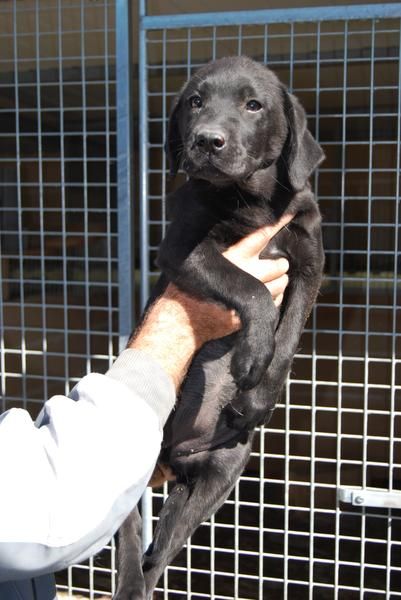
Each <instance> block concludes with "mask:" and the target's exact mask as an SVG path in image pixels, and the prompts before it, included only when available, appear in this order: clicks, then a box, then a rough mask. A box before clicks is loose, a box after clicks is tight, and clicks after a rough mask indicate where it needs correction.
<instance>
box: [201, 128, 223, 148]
mask: <svg viewBox="0 0 401 600" xmlns="http://www.w3.org/2000/svg"><path fill="white" fill-rule="evenodd" d="M195 143H196V145H197V146H198V148H200V149H201V150H202V151H203V152H219V151H220V150H222V149H223V148H224V146H225V145H226V140H225V139H224V135H223V134H222V133H221V131H200V132H199V133H198V134H197V135H196V138H195Z"/></svg>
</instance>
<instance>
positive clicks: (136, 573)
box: [113, 507, 146, 600]
mask: <svg viewBox="0 0 401 600" xmlns="http://www.w3.org/2000/svg"><path fill="white" fill-rule="evenodd" d="M141 534H142V519H141V515H140V514H139V510H138V509H137V508H136V507H135V508H134V510H133V511H132V512H131V514H130V515H129V516H128V517H127V518H126V519H125V521H124V523H123V524H122V525H121V527H120V529H119V530H118V533H117V538H116V542H117V570H118V585H117V592H116V594H115V596H114V597H113V600H146V588H145V579H144V577H143V571H142V535H141Z"/></svg>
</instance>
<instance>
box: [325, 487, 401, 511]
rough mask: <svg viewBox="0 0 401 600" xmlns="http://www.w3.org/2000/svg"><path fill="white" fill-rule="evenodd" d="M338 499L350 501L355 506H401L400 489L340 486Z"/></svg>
mask: <svg viewBox="0 0 401 600" xmlns="http://www.w3.org/2000/svg"><path fill="white" fill-rule="evenodd" d="M337 492H338V499H339V500H340V501H341V502H349V503H351V504H352V505H353V506H370V507H376V508H401V490H400V491H393V492H388V491H385V490H383V491H381V490H367V489H352V488H338V490H337Z"/></svg>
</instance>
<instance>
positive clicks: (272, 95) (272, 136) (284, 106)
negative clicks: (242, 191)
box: [167, 57, 323, 190]
mask: <svg viewBox="0 0 401 600" xmlns="http://www.w3.org/2000/svg"><path fill="white" fill-rule="evenodd" d="M167 150H168V154H169V158H170V165H171V172H172V173H173V174H174V173H176V172H177V170H178V169H179V167H180V166H181V167H182V168H183V169H184V170H185V171H186V172H187V173H188V174H189V175H190V176H192V177H195V178H199V179H206V180H208V181H210V182H211V183H214V184H216V185H227V184H230V183H233V182H237V183H243V182H247V181H250V180H251V179H252V177H253V176H254V175H256V174H257V173H260V172H261V171H266V170H269V169H272V170H273V169H274V170H275V169H276V167H277V164H278V161H279V159H281V164H282V165H285V170H286V172H287V180H288V183H289V184H290V185H291V186H292V187H293V189H295V190H300V189H302V188H303V187H304V186H305V183H306V181H307V179H308V177H309V175H310V174H311V172H312V171H313V169H314V168H315V167H316V166H317V164H318V163H319V162H320V161H321V160H322V158H323V152H322V150H321V148H320V146H319V145H318V144H317V143H316V141H315V140H314V139H313V137H312V135H311V134H310V132H309V131H308V130H307V126H306V117H305V112H304V111H303V109H302V107H301V105H300V104H299V102H298V101H297V99H296V98H295V97H294V96H292V95H291V94H289V93H288V92H287V91H286V89H285V87H284V86H283V85H282V84H281V83H280V81H279V80H278V78H277V77H276V75H275V74H274V73H273V72H272V71H270V70H269V69H268V68H266V67H265V66H263V65H261V64H259V63H256V62H255V61H253V60H251V59H249V58H246V57H230V58H223V59H220V60H217V61H215V62H212V63H209V64H208V65H206V66H205V67H202V68H201V69H199V70H198V71H197V73H196V74H195V75H194V76H193V77H192V78H191V80H190V81H189V82H188V83H187V84H186V85H185V86H184V88H183V89H182V91H181V93H180V95H179V96H178V98H177V99H176V101H175V103H174V106H173V111H172V113H171V116H170V121H169V128H168V140H167ZM275 172H276V171H275Z"/></svg>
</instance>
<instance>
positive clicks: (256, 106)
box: [246, 100, 262, 112]
mask: <svg viewBox="0 0 401 600" xmlns="http://www.w3.org/2000/svg"><path fill="white" fill-rule="evenodd" d="M261 108H262V105H261V103H260V102H258V101H257V100H249V102H247V105H246V110H249V112H258V111H259V110H261Z"/></svg>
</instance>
